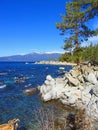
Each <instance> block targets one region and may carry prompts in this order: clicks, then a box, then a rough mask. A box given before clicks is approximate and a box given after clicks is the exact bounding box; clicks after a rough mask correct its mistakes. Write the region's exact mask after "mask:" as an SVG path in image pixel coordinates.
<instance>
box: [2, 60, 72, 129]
mask: <svg viewBox="0 0 98 130" xmlns="http://www.w3.org/2000/svg"><path fill="white" fill-rule="evenodd" d="M59 67H61V65H60V66H59V65H36V64H33V63H29V64H25V63H17V62H1V63H0V82H3V84H4V85H6V87H1V88H0V124H2V123H5V122H7V121H8V120H10V119H13V118H19V119H20V130H24V128H27V126H28V124H30V121H31V120H32V119H33V118H34V117H33V113H34V111H35V110H36V109H38V108H40V107H41V106H43V103H42V102H41V101H40V99H39V96H38V95H37V94H34V95H31V96H26V95H24V93H23V91H24V90H26V89H29V88H35V87H36V86H37V85H42V84H43V82H44V80H45V78H46V76H47V75H49V74H50V75H51V76H52V77H53V78H56V77H57V76H59V75H58V70H59ZM71 68H72V67H71V66H65V71H69V70H70V69H71ZM16 79H19V82H15V81H16ZM20 79H22V80H20Z"/></svg>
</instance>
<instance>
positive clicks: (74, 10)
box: [56, 0, 98, 50]
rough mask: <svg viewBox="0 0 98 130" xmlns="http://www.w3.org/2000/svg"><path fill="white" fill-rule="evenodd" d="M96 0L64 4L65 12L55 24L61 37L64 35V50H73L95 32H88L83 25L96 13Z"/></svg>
mask: <svg viewBox="0 0 98 130" xmlns="http://www.w3.org/2000/svg"><path fill="white" fill-rule="evenodd" d="M97 2H98V0H94V1H93V0H87V1H86V2H85V0H80V1H79V0H73V1H72V2H69V3H66V12H65V15H63V16H62V22H61V23H57V24H56V27H57V29H60V31H61V32H62V33H61V34H62V35H65V45H64V49H66V46H67V49H68V47H72V46H73V47H74V48H75V50H77V49H78V48H79V45H80V43H81V42H83V41H84V40H87V39H88V37H90V36H93V35H94V34H95V32H96V34H97V31H94V30H90V29H89V28H88V27H87V25H86V24H85V23H86V22H87V21H88V20H89V19H90V18H93V17H94V16H95V15H96V14H97V13H96V12H97V9H98V5H97ZM71 45H72V46H71Z"/></svg>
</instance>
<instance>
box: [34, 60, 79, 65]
mask: <svg viewBox="0 0 98 130" xmlns="http://www.w3.org/2000/svg"><path fill="white" fill-rule="evenodd" d="M35 64H50V65H71V66H75V65H77V64H76V63H70V62H60V61H39V62H35Z"/></svg>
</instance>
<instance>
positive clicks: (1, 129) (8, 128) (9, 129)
mask: <svg viewBox="0 0 98 130" xmlns="http://www.w3.org/2000/svg"><path fill="white" fill-rule="evenodd" d="M18 122H19V119H13V120H9V121H8V123H5V124H2V125H0V130H17V128H18Z"/></svg>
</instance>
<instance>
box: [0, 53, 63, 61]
mask: <svg viewBox="0 0 98 130" xmlns="http://www.w3.org/2000/svg"><path fill="white" fill-rule="evenodd" d="M61 54H62V53H52V52H51V53H49V52H46V53H37V52H33V53H29V54H25V55H12V56H4V57H0V61H9V62H11V61H16V62H21V61H24V62H35V61H42V60H45V61H49V60H58V58H59V57H60V56H61Z"/></svg>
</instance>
